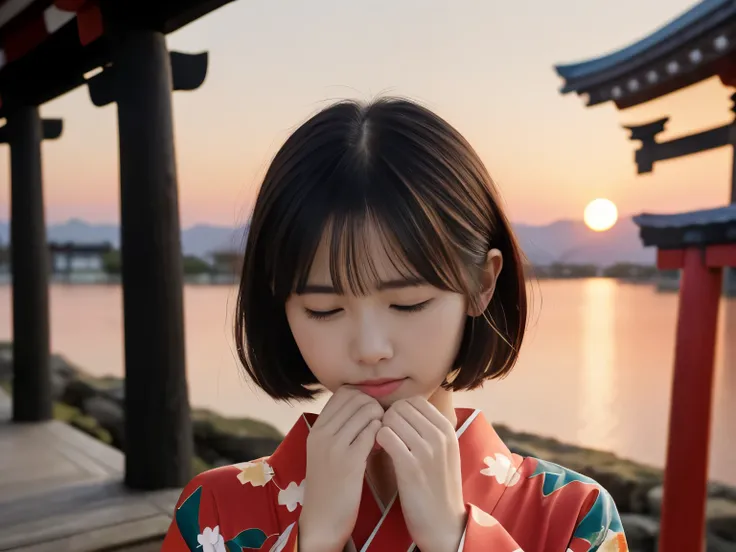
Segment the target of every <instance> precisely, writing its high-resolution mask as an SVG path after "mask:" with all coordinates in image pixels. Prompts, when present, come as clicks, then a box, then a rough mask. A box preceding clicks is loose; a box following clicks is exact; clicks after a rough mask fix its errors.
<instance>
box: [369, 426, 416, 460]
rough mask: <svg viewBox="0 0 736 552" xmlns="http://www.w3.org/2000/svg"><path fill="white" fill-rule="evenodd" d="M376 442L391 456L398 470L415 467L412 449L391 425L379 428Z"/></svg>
mask: <svg viewBox="0 0 736 552" xmlns="http://www.w3.org/2000/svg"><path fill="white" fill-rule="evenodd" d="M376 442H377V443H378V444H379V445H381V447H382V448H383V450H385V451H386V453H387V454H388V455H389V457H391V460H392V461H393V463H394V467H395V468H396V470H397V471H398V470H402V471H403V470H407V469H412V468H413V463H414V457H413V456H412V454H411V451H409V449H408V448H407V446H406V444H405V443H404V441H402V440H401V439H400V438H399V436H398V435H396V433H394V431H393V430H392V429H391V428H390V427H387V426H383V427H382V428H381V429H379V430H378V433H377V434H376Z"/></svg>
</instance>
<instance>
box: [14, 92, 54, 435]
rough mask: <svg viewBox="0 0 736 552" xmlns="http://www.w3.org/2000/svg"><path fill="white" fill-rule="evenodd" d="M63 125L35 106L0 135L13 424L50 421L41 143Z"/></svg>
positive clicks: (17, 114)
mask: <svg viewBox="0 0 736 552" xmlns="http://www.w3.org/2000/svg"><path fill="white" fill-rule="evenodd" d="M61 127H62V125H61V121H60V120H58V119H51V120H47V121H42V120H41V117H40V115H39V111H38V107H36V106H24V107H20V108H18V109H16V110H14V111H13V112H12V113H11V114H10V115H9V116H8V120H7V124H6V126H5V127H4V128H3V129H2V132H1V133H0V142H4V143H7V144H9V145H10V173H11V177H10V180H11V185H10V190H11V192H10V195H11V200H10V234H11V265H12V278H13V291H12V294H13V421H15V422H38V421H44V420H48V419H50V418H51V417H52V413H53V408H52V407H53V404H52V396H51V371H50V358H49V357H50V345H49V298H48V293H49V292H48V277H49V276H48V273H49V251H48V246H47V243H46V221H45V216H44V205H43V178H42V164H41V141H42V140H43V139H44V138H48V139H53V138H58V137H59V136H60V135H61Z"/></svg>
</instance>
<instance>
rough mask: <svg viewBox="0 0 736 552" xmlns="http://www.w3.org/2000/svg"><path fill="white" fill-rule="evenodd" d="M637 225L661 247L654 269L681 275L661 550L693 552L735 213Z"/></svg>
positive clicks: (650, 218)
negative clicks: (726, 272)
mask: <svg viewBox="0 0 736 552" xmlns="http://www.w3.org/2000/svg"><path fill="white" fill-rule="evenodd" d="M635 221H636V222H637V224H639V226H640V227H641V235H642V239H643V240H644V242H645V245H656V246H657V247H658V251H657V267H658V268H659V269H660V270H675V269H680V270H682V277H681V284H680V299H679V309H678V320H677V338H676V339H677V341H676V345H675V369H674V378H673V383H672V396H671V399H672V400H671V406H670V418H669V436H668V443H667V465H666V468H665V477H664V496H663V502H662V519H661V527H660V538H659V551H660V552H672V551H673V550H683V551H685V550H687V551H693V552H697V551H699V550H703V549H704V544H705V508H706V500H707V486H708V458H709V449H710V446H709V445H710V421H711V403H712V391H713V373H714V361H715V348H716V335H717V326H718V307H719V303H720V298H721V286H722V282H723V272H724V268H725V267H736V232H734V230H736V206H729V207H724V208H720V209H712V210H709V211H701V212H697V213H686V214H683V215H659V216H658V215H642V216H640V217H635ZM647 242H648V243H647ZM719 242H720V243H719Z"/></svg>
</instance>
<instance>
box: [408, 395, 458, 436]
mask: <svg viewBox="0 0 736 552" xmlns="http://www.w3.org/2000/svg"><path fill="white" fill-rule="evenodd" d="M404 402H405V403H407V404H408V405H410V406H412V407H413V408H414V409H415V410H416V411H417V412H419V413H420V414H421V415H422V417H423V418H424V419H425V420H427V421H428V422H429V423H430V424H432V425H433V426H434V427H436V428H437V429H439V430H440V431H442V433H444V434H445V435H447V436H454V435H455V428H454V427H452V423H450V420H448V419H447V418H446V417H445V416H444V414H442V412H440V411H439V410H437V408H436V407H435V406H434V405H433V404H432V403H430V402H429V401H427V400H426V399H424V398H422V397H411V398H409V399H406V401H404ZM407 418H408V416H407ZM412 419H415V418H412ZM422 427H423V428H426V426H425V425H424V424H422ZM417 430H419V428H417ZM419 433H420V434H422V435H424V434H423V433H422V431H419Z"/></svg>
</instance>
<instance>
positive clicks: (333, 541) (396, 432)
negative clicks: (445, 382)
mask: <svg viewBox="0 0 736 552" xmlns="http://www.w3.org/2000/svg"><path fill="white" fill-rule="evenodd" d="M375 443H378V445H379V446H380V447H381V448H383V450H384V451H385V452H386V454H388V456H389V457H390V458H391V461H392V463H393V466H394V472H395V474H396V485H397V489H398V493H399V496H400V498H401V509H402V513H403V515H404V520H405V522H406V526H407V529H408V531H409V533H410V535H411V537H412V539H413V540H414V542H415V543H416V545H417V547H418V548H419V549H420V550H422V552H456V551H457V548H458V545H459V543H460V540H461V538H462V534H463V531H464V528H465V520H466V513H465V504H464V501H463V493H462V478H461V474H460V451H459V446H458V441H457V437H456V434H455V428H454V427H453V426H452V424H451V423H450V421H449V420H448V419H447V418H446V417H445V416H443V415H442V413H440V412H439V411H438V410H437V409H436V408H435V407H434V406H433V405H432V404H430V403H429V402H428V401H427V400H426V399H424V398H422V397H412V398H408V399H402V400H398V401H396V402H395V403H393V404H392V405H391V406H390V407H389V408H388V409H387V410H386V411H385V412H384V410H383V408H382V407H381V405H380V404H379V403H378V401H376V400H375V399H373V398H372V397H369V396H368V395H365V394H364V393H361V392H360V391H358V390H356V389H352V388H341V389H339V390H338V391H337V392H335V394H334V395H333V396H332V397H331V398H330V401H328V403H327V405H326V406H325V408H324V409H323V411H322V413H321V414H320V416H319V418H318V420H317V422H316V423H315V424H314V426H313V427H312V429H311V431H310V435H309V438H308V439H307V477H306V483H305V496H304V506H303V509H302V513H301V516H300V520H299V527H300V539H299V541H300V545H299V549H300V552H309V551H310V550H322V551H328V550H343V547H344V546H345V544H346V543H347V542H348V541H349V540H350V535H351V534H352V531H353V528H354V526H355V523H356V521H357V514H358V506H359V504H360V495H361V490H362V484H363V477H364V474H365V469H366V465H367V459H368V455H369V454H370V452H371V451H372V449H373V448H374V444H375Z"/></svg>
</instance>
